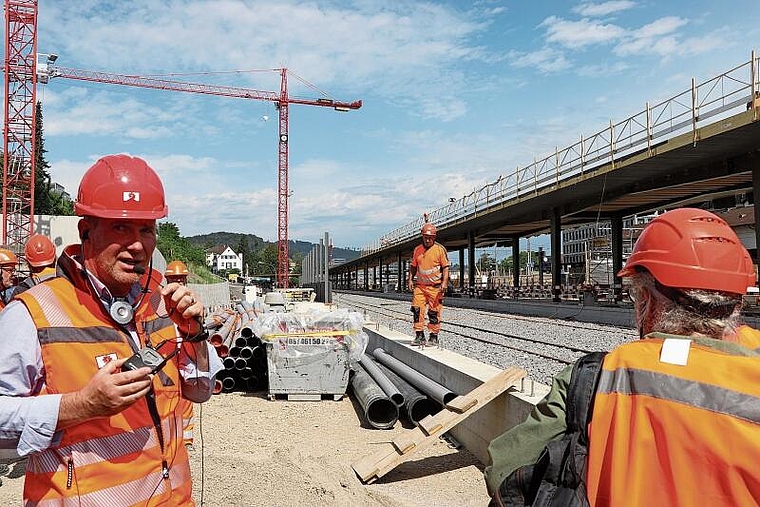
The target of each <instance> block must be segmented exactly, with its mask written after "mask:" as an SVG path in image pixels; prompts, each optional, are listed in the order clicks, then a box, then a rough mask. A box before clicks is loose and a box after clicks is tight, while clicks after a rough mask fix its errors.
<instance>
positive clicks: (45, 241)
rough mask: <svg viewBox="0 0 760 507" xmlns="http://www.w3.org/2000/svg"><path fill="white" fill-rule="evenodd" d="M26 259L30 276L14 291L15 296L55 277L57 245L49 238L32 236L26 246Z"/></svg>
mask: <svg viewBox="0 0 760 507" xmlns="http://www.w3.org/2000/svg"><path fill="white" fill-rule="evenodd" d="M24 258H25V259H26V263H27V264H28V265H29V271H30V274H29V276H28V277H26V278H25V279H24V280H22V281H21V282H20V283H19V284H18V285H17V286H16V288H15V289H13V295H14V296H16V295H18V294H21V293H22V292H24V291H25V290H28V289H31V288H32V287H34V286H35V285H37V284H38V283H40V282H44V281H45V280H47V279H48V278H53V277H54V276H55V258H56V256H55V245H54V244H53V242H52V241H50V238H48V237H47V236H43V235H42V234H32V236H31V237H30V238H29V241H27V242H26V245H25V246H24Z"/></svg>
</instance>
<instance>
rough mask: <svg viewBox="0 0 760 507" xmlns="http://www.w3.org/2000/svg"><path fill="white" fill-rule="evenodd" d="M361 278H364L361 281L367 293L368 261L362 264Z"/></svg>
mask: <svg viewBox="0 0 760 507" xmlns="http://www.w3.org/2000/svg"><path fill="white" fill-rule="evenodd" d="M363 276H364V280H362V281H363V282H364V283H363V284H362V285H364V290H365V291H367V290H369V261H367V262H365V263H364V273H363Z"/></svg>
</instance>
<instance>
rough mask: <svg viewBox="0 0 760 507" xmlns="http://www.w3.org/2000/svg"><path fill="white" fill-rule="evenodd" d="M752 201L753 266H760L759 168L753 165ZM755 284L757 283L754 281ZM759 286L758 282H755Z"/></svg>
mask: <svg viewBox="0 0 760 507" xmlns="http://www.w3.org/2000/svg"><path fill="white" fill-rule="evenodd" d="M752 200H753V202H754V206H753V208H754V209H755V265H756V266H757V265H760V208H759V207H758V204H759V203H760V167H758V165H757V164H754V167H753V168H752ZM756 282H757V281H756ZM757 283H758V284H760V282H757Z"/></svg>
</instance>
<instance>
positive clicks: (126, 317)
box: [0, 155, 222, 505]
mask: <svg viewBox="0 0 760 507" xmlns="http://www.w3.org/2000/svg"><path fill="white" fill-rule="evenodd" d="M74 209H75V211H76V213H77V215H79V216H80V217H82V218H81V219H80V221H79V224H78V229H79V237H80V239H81V244H75V245H69V246H67V247H66V248H65V249H64V251H63V253H62V254H61V256H60V258H59V259H58V274H59V276H57V277H55V278H52V279H49V280H46V281H44V282H42V283H40V284H38V285H35V286H34V287H32V288H30V289H29V290H27V291H25V292H24V293H22V294H20V295H18V296H17V297H16V298H15V300H14V301H12V302H11V303H10V304H9V305H8V306H7V307H6V308H5V310H3V312H2V313H0V334H1V335H2V336H6V337H12V338H13V339H8V340H0V364H2V365H3V371H4V373H3V382H1V383H0V430H2V433H3V438H4V439H6V440H5V442H8V441H11V442H14V445H15V446H16V449H17V451H18V453H19V454H21V455H26V454H28V455H29V464H28V465H27V468H26V470H27V472H26V478H25V484H24V486H25V487H24V500H25V502H26V503H29V504H34V505H38V504H40V505H41V504H45V505H47V504H51V505H52V504H56V505H58V504H63V503H66V504H68V503H76V504H82V505H85V504H86V505H96V504H102V503H103V502H108V503H109V504H111V505H134V504H140V505H156V504H160V503H164V504H167V505H169V504H171V505H192V504H193V500H192V483H191V478H190V466H189V461H188V455H187V451H186V449H185V446H184V445H182V435H181V431H180V430H179V428H181V427H182V426H181V425H182V416H181V413H179V411H178V410H177V407H178V402H179V398H180V396H182V397H184V398H187V399H189V400H191V401H194V402H198V403H200V402H204V401H206V400H208V399H209V397H210V396H211V392H212V389H213V385H214V375H215V374H216V373H217V372H218V371H220V370H221V368H222V365H221V362H220V361H219V358H218V357H217V356H216V354H214V353H212V350H210V345H209V344H208V343H207V342H206V341H205V338H206V337H207V334H206V333H205V330H204V328H203V324H202V317H203V304H202V302H201V301H200V300H199V298H198V295H197V294H196V293H195V292H193V291H192V290H190V289H189V288H188V287H186V286H184V285H180V284H178V283H169V284H167V285H166V286H162V281H163V275H162V273H160V272H158V271H155V270H153V269H152V263H151V258H152V254H153V251H154V249H155V247H156V220H157V219H159V218H163V217H165V216H166V215H167V206H166V201H165V196H164V188H163V185H162V183H161V180H160V179H159V177H158V175H157V174H156V172H155V171H154V170H153V169H152V168H151V167H150V166H148V164H147V163H146V162H145V161H144V160H142V159H139V158H137V157H131V156H128V155H109V156H106V157H103V158H101V159H100V160H98V161H97V162H95V164H94V165H93V166H92V167H90V169H88V170H87V172H86V173H85V174H84V176H83V177H82V180H81V182H80V186H79V192H78V196H77V201H76V203H75V206H74ZM179 343H181V346H179V347H178V345H177V344H179ZM9 410H13V411H14V413H15V414H16V415H15V416H14V417H8V416H7V412H6V411H9ZM8 421H11V423H8ZM6 424H7V425H8V426H10V427H6Z"/></svg>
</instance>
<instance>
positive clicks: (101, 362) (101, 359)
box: [95, 352, 119, 369]
mask: <svg viewBox="0 0 760 507" xmlns="http://www.w3.org/2000/svg"><path fill="white" fill-rule="evenodd" d="M117 359H119V356H117V355H116V352H111V353H110V354H104V355H102V356H95V362H96V363H98V369H101V368H102V367H104V366H105V365H107V364H108V363H110V362H111V361H116V360H117Z"/></svg>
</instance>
